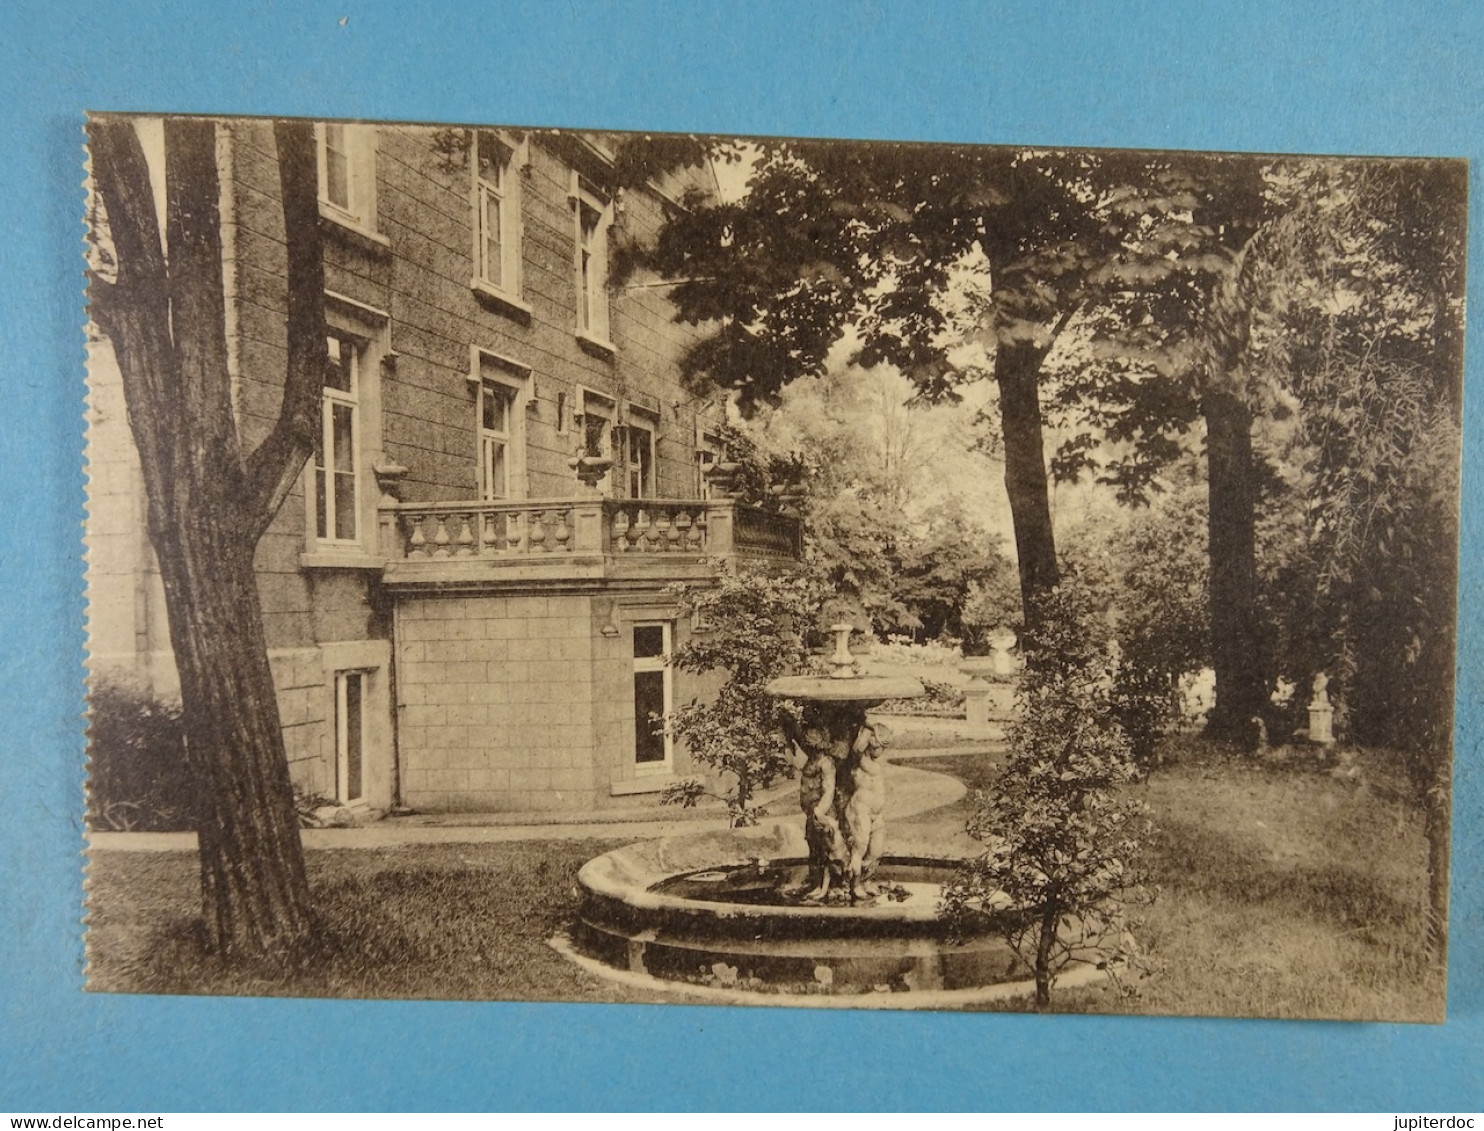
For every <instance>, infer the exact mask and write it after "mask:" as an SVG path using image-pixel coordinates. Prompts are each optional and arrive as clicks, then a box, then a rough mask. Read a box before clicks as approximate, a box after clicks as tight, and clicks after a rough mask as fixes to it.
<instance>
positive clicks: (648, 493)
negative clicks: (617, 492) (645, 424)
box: [628, 424, 654, 499]
mask: <svg viewBox="0 0 1484 1131" xmlns="http://www.w3.org/2000/svg"><path fill="white" fill-rule="evenodd" d="M628 457H629V458H628V472H629V498H631V499H648V498H651V497H652V496H653V495H654V433H653V432H651V431H650V430H649V429H648V428H642V427H640V426H639V425H637V424H630V425H629V451H628Z"/></svg>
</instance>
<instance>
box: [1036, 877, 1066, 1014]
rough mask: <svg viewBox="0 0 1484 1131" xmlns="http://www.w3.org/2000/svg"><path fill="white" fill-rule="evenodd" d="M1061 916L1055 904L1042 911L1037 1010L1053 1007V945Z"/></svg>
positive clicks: (1037, 954) (1037, 960)
mask: <svg viewBox="0 0 1484 1131" xmlns="http://www.w3.org/2000/svg"><path fill="white" fill-rule="evenodd" d="M1060 918H1061V916H1060V915H1058V914H1057V911H1056V907H1055V905H1054V904H1050V903H1048V904H1047V905H1046V907H1045V908H1044V909H1043V910H1042V912H1041V934H1040V936H1039V937H1038V938H1037V939H1036V1012H1037V1013H1045V1012H1046V1010H1048V1009H1049V1008H1050V1007H1051V947H1052V945H1053V944H1054V943H1055V942H1056V925H1057V920H1058V919H1060Z"/></svg>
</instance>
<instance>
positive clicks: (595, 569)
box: [86, 114, 1467, 1022]
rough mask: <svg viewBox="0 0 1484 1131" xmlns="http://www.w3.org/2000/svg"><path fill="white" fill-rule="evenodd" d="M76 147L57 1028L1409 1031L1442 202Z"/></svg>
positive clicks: (494, 140) (1456, 324)
mask: <svg viewBox="0 0 1484 1131" xmlns="http://www.w3.org/2000/svg"><path fill="white" fill-rule="evenodd" d="M87 139H88V149H87V156H88V182H87V200H86V210H87V220H88V224H89V233H90V235H89V280H90V281H89V304H88V321H87V335H88V389H89V408H88V413H89V415H88V433H87V459H88V475H89V490H88V520H87V551H88V563H87V569H88V602H89V604H88V634H89V635H88V650H89V673H90V684H89V688H90V724H89V728H90V729H89V756H90V771H89V786H88V809H87V826H88V830H89V855H88V863H87V867H88V874H87V886H88V919H87V923H86V932H87V955H88V974H87V977H88V986H89V988H90V989H91V990H94V991H102V992H116V993H167V994H224V995H230V994H250V995H284V996H316V997H355V998H439V999H464V1000H531V999H535V1000H552V1001H582V1002H683V1003H692V1004H694V1003H716V1004H730V1005H757V1006H794V1005H808V1006H819V1007H851V1008H896V1009H936V1010H947V1009H976V1010H977V1009H994V1010H1040V1011H1048V1010H1049V1011H1075V1012H1103V1013H1143V1014H1202V1015H1217V1016H1256V1017H1285V1018H1343V1019H1353V1020H1388V1021H1429V1022H1437V1021H1441V1020H1442V1019H1443V1017H1444V1010H1445V983H1446V977H1445V970H1446V960H1445V955H1446V948H1447V932H1448V914H1447V910H1448V909H1447V893H1448V886H1447V878H1448V847H1449V836H1450V828H1449V816H1450V808H1451V767H1452V720H1453V693H1454V688H1453V672H1454V657H1455V618H1456V608H1455V601H1456V590H1457V561H1458V559H1457V553H1458V511H1459V461H1460V428H1461V397H1462V358H1463V286H1464V231H1465V216H1466V206H1467V201H1466V196H1467V194H1466V178H1465V166H1464V163H1463V162H1461V161H1453V160H1430V159H1379V158H1364V159H1362V158H1336V157H1324V158H1317V157H1316V158H1306V157H1299V156H1283V157H1275V156H1260V155H1242V154H1213V153H1191V152H1154V151H1120V150H1079V149H1065V150H1060V149H1048V148H1029V147H1016V146H995V147H991V146H979V145H962V146H959V145H926V144H906V143H892V142H885V141H882V142H841V141H813V140H807V139H777V138H774V139H750V138H733V137H712V136H680V135H665V134H656V135H639V134H621V133H585V132H578V131H565V130H551V129H528V128H520V127H506V126H498V125H483V124H476V125H471V124H449V125H443V126H435V125H407V124H396V123H378V122H361V121H337V120H322V121H310V120H301V119H284V120H271V119H261V118H256V119H255V118H204V117H165V118H160V117H142V116H127V115H115V114H98V115H94V116H92V117H90V118H89V120H88V123H87Z"/></svg>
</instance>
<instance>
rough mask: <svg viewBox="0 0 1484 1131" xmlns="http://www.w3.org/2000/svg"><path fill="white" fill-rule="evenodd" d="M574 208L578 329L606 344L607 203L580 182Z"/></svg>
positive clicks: (609, 219)
mask: <svg viewBox="0 0 1484 1131" xmlns="http://www.w3.org/2000/svg"><path fill="white" fill-rule="evenodd" d="M576 207H577V329H578V331H579V332H580V333H582V334H585V335H587V336H589V337H592V338H597V339H599V340H602V341H607V339H608V225H609V224H610V223H611V217H610V215H609V202H608V200H607V199H606V198H605V197H602V196H600V195H598V193H597V192H596V191H594V190H593V188H592V186H590V185H589V184H588V183H587V182H586V181H583V180H580V179H579V181H578V187H577V199H576Z"/></svg>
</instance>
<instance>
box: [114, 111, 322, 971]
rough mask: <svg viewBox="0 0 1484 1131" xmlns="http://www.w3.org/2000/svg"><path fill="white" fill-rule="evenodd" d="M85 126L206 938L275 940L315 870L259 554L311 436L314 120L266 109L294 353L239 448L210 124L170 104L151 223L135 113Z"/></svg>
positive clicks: (303, 913) (221, 949)
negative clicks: (298, 805)
mask: <svg viewBox="0 0 1484 1131" xmlns="http://www.w3.org/2000/svg"><path fill="white" fill-rule="evenodd" d="M89 129H90V136H91V140H92V158H93V175H94V183H95V186H96V190H97V192H98V194H99V196H100V198H101V199H102V201H103V204H104V209H105V211H106V238H107V239H109V240H110V241H111V243H112V245H113V250H114V253H115V259H116V262H117V264H118V268H117V280H116V281H115V282H112V283H110V282H108V281H106V280H103V279H99V278H96V277H95V278H94V279H93V280H92V284H91V286H90V291H89V297H90V300H91V304H92V305H91V310H92V312H93V314H94V317H95V319H96V321H97V322H98V325H99V326H100V328H101V329H102V330H103V331H104V333H105V334H107V335H108V337H109V339H110V341H111V342H112V344H113V347H114V352H115V354H116V356H117V358H118V364H119V372H120V374H121V375H122V378H123V385H124V397H125V401H126V403H127V405H128V411H129V424H130V427H131V429H132V431H133V434H134V441H135V446H136V448H137V449H138V452H139V463H140V469H141V471H142V473H143V478H144V484H145V492H146V495H147V497H148V500H149V533H150V541H151V542H152V544H153V545H154V548H155V556H156V558H157V559H158V561H159V567H160V576H161V580H162V581H163V583H164V587H165V604H166V610H167V613H168V616H169V622H170V640H171V644H172V646H173V648H174V651H175V663H176V667H177V669H178V671H179V673H180V682H181V699H182V702H183V705H184V708H185V726H186V740H187V763H188V766H189V770H190V774H191V779H192V780H191V785H192V791H193V793H194V795H195V796H194V800H195V808H196V819H197V825H198V833H199V841H200V861H201V906H202V918H203V922H204V928H205V938H206V943H207V945H208V947H209V948H210V949H211V950H213V951H214V952H216V953H219V954H222V955H225V956H242V957H259V956H261V957H268V958H275V957H281V956H283V955H284V954H286V953H287V952H288V951H290V950H291V949H293V948H294V947H295V946H296V945H297V944H298V943H300V942H301V941H303V940H304V939H305V938H307V936H308V934H309V932H310V928H311V915H310V904H309V886H308V883H307V881H306V878H305V869H304V855H303V848H302V846H301V844H300V840H299V828H298V816H297V813H296V812H295V808H294V799H293V790H292V786H291V784H290V780H289V771H288V758H287V754H286V751H285V748H284V742H283V732H282V730H281V728H280V725H279V718H278V703H277V696H276V693H275V690H274V684H273V674H272V671H271V669H270V667H269V664H268V646H267V638H266V634H265V632H264V629H263V616H262V608H261V604H260V601H259V596H258V588H257V577H256V573H255V570H254V566H253V554H254V550H255V547H256V545H257V541H258V539H259V537H261V535H262V533H263V531H264V530H265V529H266V528H267V525H268V523H269V521H270V520H271V519H272V517H273V514H274V513H275V512H276V511H277V509H278V506H279V504H280V503H281V502H282V500H283V497H284V495H285V494H286V493H287V491H288V489H289V486H290V485H291V484H292V483H293V481H294V480H295V479H296V478H297V476H298V474H299V471H300V469H301V468H302V466H303V464H304V460H305V459H306V458H307V456H308V454H309V451H310V445H311V444H312V437H313V427H314V421H315V413H316V411H317V406H318V402H319V397H320V392H319V389H320V386H321V385H322V383H323V374H324V364H325V329H324V274H323V270H324V269H323V263H322V260H321V258H320V246H319V236H318V229H317V224H318V215H317V213H318V206H317V204H316V203H315V191H316V190H315V172H314V170H315V151H314V139H313V134H312V132H311V127H310V126H309V125H308V124H307V123H279V124H277V125H275V136H276V137H277V139H278V145H279V167H280V180H281V183H282V186H283V191H284V227H285V236H286V240H287V243H288V251H289V255H288V260H289V264H288V274H289V278H288V292H289V319H288V346H289V349H288V367H287V372H286V374H285V384H284V398H283V404H282V406H281V408H280V413H279V417H278V420H277V421H276V422H275V424H274V427H273V429H272V431H271V432H270V434H269V436H268V438H267V439H266V440H265V442H264V443H263V444H262V445H260V446H259V448H258V449H256V450H255V451H254V452H253V453H252V454H251V455H250V456H247V457H245V458H244V456H243V452H242V446H241V441H240V437H239V435H238V431H237V421H236V417H235V415H234V412H233V408H232V397H231V380H230V375H229V374H228V371H227V346H226V319H225V297H224V289H223V284H222V247H221V217H220V215H219V211H218V198H219V184H218V178H217V169H216V160H217V156H216V126H215V124H214V123H213V122H211V121H210V120H209V119H200V118H195V119H167V120H166V122H165V129H164V135H165V224H166V233H165V234H166V236H167V238H166V239H163V240H162V239H161V233H160V228H159V223H158V220H157V217H156V212H155V200H154V193H153V189H152V185H151V174H150V170H149V168H148V165H147V163H146V160H145V157H144V151H143V147H142V146H141V144H140V142H139V138H138V136H137V134H136V133H135V132H134V127H133V124H132V122H130V121H129V120H127V119H109V118H106V117H105V118H101V119H95V120H93V121H92V122H91V123H90V126H89ZM100 238H103V237H102V236H100ZM166 248H168V249H169V252H168V258H167V255H166Z"/></svg>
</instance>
